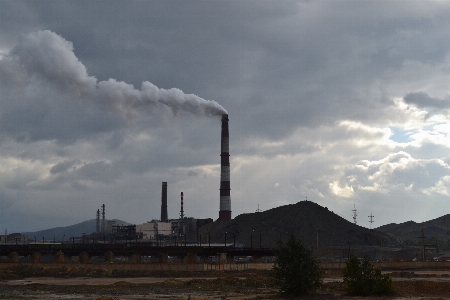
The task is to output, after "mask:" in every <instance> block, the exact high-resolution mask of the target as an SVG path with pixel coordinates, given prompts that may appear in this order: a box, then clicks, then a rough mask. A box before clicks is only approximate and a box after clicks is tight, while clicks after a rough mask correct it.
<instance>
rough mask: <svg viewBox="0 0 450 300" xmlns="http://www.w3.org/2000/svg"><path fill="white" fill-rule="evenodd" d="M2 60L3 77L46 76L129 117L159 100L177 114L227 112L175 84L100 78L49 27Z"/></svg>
mask: <svg viewBox="0 0 450 300" xmlns="http://www.w3.org/2000/svg"><path fill="white" fill-rule="evenodd" d="M2 61H3V62H2V64H1V69H2V70H0V72H1V73H2V74H1V75H2V79H4V78H7V79H9V81H10V82H15V83H16V84H17V83H22V84H25V85H26V82H27V81H31V80H35V79H38V80H45V81H47V82H49V83H51V84H52V85H54V86H56V87H57V88H58V89H60V90H62V91H63V92H65V93H71V94H73V95H76V96H78V97H80V98H81V99H83V100H86V101H92V102H95V103H98V104H101V105H104V106H107V107H108V108H109V109H110V110H111V111H113V112H114V113H118V114H122V115H125V116H127V117H133V116H136V115H138V112H139V108H140V107H142V106H149V105H157V104H159V103H161V104H164V105H166V106H167V107H169V108H170V109H171V110H172V112H173V113H174V114H177V113H179V112H180V111H188V112H190V113H192V114H194V115H205V116H214V115H222V114H226V113H227V112H226V110H225V109H224V108H223V107H222V106H221V105H219V104H218V103H217V102H215V101H209V100H205V99H202V98H200V97H198V96H196V95H193V94H185V93H183V91H181V90H180V89H176V88H172V89H168V90H166V89H161V88H158V87H157V86H155V85H153V84H152V83H150V82H148V81H144V82H143V83H142V87H141V89H140V90H139V89H136V88H134V86H133V85H131V84H127V83H125V82H122V81H117V80H115V79H109V80H107V81H100V82H98V80H97V79H96V78H95V77H92V76H89V75H88V73H87V70H86V67H85V66H84V65H83V64H82V63H81V62H80V61H79V60H78V58H77V57H76V55H75V54H74V52H73V45H72V43H71V42H69V41H66V40H65V39H64V38H63V37H61V36H59V35H57V34H56V33H54V32H51V31H49V30H44V31H38V32H35V33H31V34H28V35H26V36H24V37H23V38H22V39H21V40H20V43H19V44H18V45H17V46H16V47H15V48H14V49H13V50H12V51H11V52H10V53H9V54H8V55H6V56H5V57H4V58H3V59H2ZM14 70H16V71H14ZM23 71H25V72H26V74H27V76H28V78H24V77H27V76H23V74H24V72H23Z"/></svg>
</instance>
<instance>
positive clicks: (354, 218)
mask: <svg viewBox="0 0 450 300" xmlns="http://www.w3.org/2000/svg"><path fill="white" fill-rule="evenodd" d="M352 212H353V223H355V225H356V216H357V215H358V214H357V213H356V206H355V204H353V209H352Z"/></svg>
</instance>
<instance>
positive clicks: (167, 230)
mask: <svg viewBox="0 0 450 300" xmlns="http://www.w3.org/2000/svg"><path fill="white" fill-rule="evenodd" d="M136 232H137V233H138V234H139V235H141V236H142V239H143V240H156V239H157V238H158V237H159V239H164V237H166V236H170V235H171V234H172V224H171V223H170V222H160V221H156V220H153V221H151V222H147V223H144V224H139V225H136Z"/></svg>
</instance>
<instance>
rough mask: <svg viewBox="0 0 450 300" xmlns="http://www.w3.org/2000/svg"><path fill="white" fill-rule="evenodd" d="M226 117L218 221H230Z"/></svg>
mask: <svg viewBox="0 0 450 300" xmlns="http://www.w3.org/2000/svg"><path fill="white" fill-rule="evenodd" d="M229 140H230V138H229V133H228V115H227V114H223V115H222V134H221V153H220V211H219V221H228V220H231V198H230V146H229Z"/></svg>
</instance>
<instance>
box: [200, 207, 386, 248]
mask: <svg viewBox="0 0 450 300" xmlns="http://www.w3.org/2000/svg"><path fill="white" fill-rule="evenodd" d="M208 232H209V234H210V236H211V241H212V242H214V243H224V242H225V233H226V234H227V242H228V243H233V241H234V240H233V239H234V238H235V239H236V243H242V244H244V245H245V246H246V247H249V246H250V245H252V246H253V247H259V246H260V244H261V246H262V247H274V246H276V241H277V240H278V239H279V238H280V237H281V239H282V240H283V241H285V240H286V238H287V236H288V234H290V233H292V234H294V235H295V236H297V237H300V238H301V239H302V241H303V243H304V244H306V245H308V246H309V247H315V246H316V244H317V236H318V237H319V238H318V239H319V246H344V245H348V244H350V245H366V246H372V245H379V244H380V240H381V238H383V243H384V244H385V245H389V244H394V243H395V239H393V238H392V237H391V236H389V235H387V234H385V233H382V232H378V231H375V230H373V231H371V230H369V229H367V228H364V227H361V226H358V225H355V224H354V223H351V222H349V221H347V220H345V219H344V218H342V217H340V216H338V215H337V214H335V213H333V212H332V211H329V210H328V208H326V207H322V206H320V205H318V204H316V203H314V202H311V201H301V202H298V203H296V204H290V205H285V206H280V207H276V208H273V209H270V210H267V211H264V212H256V213H250V214H242V215H239V216H237V217H236V218H234V219H233V220H230V221H227V222H222V223H218V222H214V223H213V224H208V225H205V226H202V227H201V228H200V229H199V233H200V234H201V236H202V242H205V241H206V237H207V235H208ZM260 236H261V241H260Z"/></svg>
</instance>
